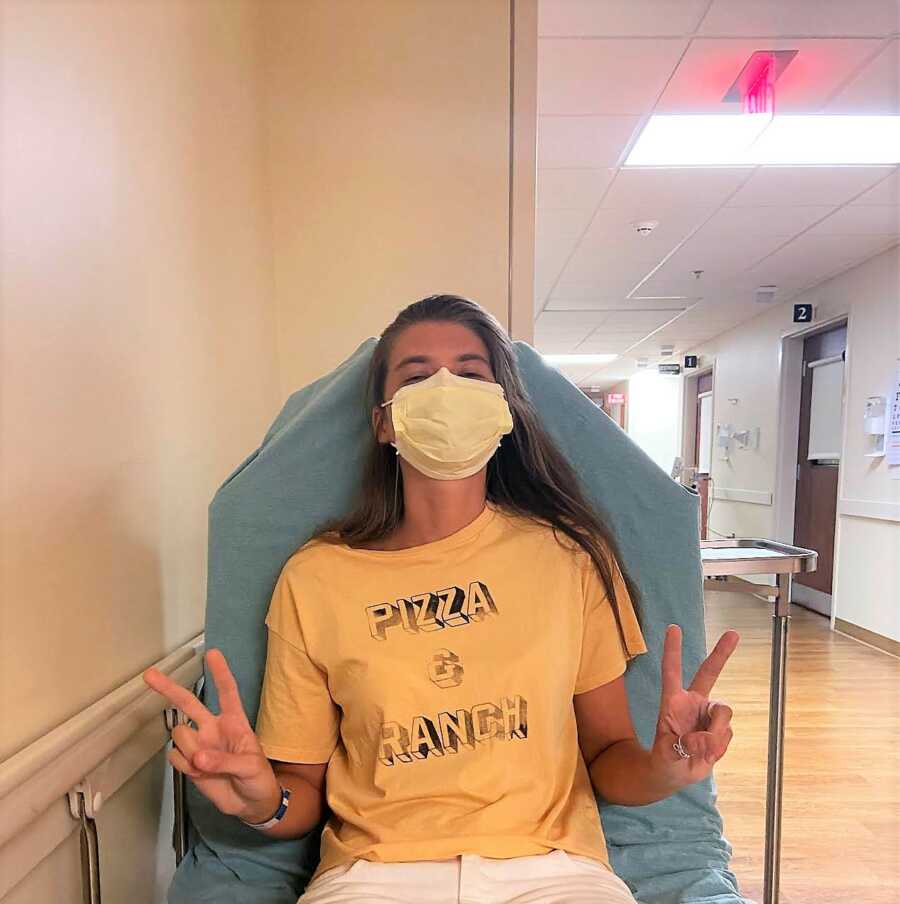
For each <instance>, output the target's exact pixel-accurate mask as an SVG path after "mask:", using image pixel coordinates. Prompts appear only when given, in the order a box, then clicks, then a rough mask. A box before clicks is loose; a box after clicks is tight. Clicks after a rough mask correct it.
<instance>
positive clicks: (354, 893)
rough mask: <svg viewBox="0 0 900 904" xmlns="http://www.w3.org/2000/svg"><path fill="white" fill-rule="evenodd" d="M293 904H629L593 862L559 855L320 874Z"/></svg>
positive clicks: (362, 865) (351, 866) (365, 865)
mask: <svg viewBox="0 0 900 904" xmlns="http://www.w3.org/2000/svg"><path fill="white" fill-rule="evenodd" d="M297 904H635V900H634V897H633V896H632V894H631V892H630V891H629V890H628V886H627V885H626V884H625V883H624V882H623V881H622V880H621V879H620V878H619V877H618V876H616V875H615V874H614V873H612V872H611V871H610V870H608V869H607V868H606V867H605V866H604V865H603V864H602V863H600V862H599V861H597V860H591V859H590V858H588V857H579V856H576V855H575V854H568V853H566V852H565V851H551V852H550V853H549V854H537V855H535V856H531V857H512V858H509V859H506V860H495V859H489V858H486V857H480V856H478V855H477V854H461V855H460V856H458V857H454V858H453V859H452V860H424V861H419V862H410V863H375V862H371V861H369V860H354V861H353V862H352V863H346V864H341V865H340V866H335V867H333V868H332V869H330V870H327V871H326V872H324V873H322V875H320V876H318V877H317V878H316V879H315V881H313V882H312V883H311V884H310V885H309V886H308V887H307V889H306V892H305V894H304V895H303V896H302V897H301V898H300V900H299V901H298V902H297Z"/></svg>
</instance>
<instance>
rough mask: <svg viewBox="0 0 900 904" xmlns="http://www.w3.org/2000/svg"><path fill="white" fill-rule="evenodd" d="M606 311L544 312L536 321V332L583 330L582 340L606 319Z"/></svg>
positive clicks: (574, 331) (573, 331)
mask: <svg viewBox="0 0 900 904" xmlns="http://www.w3.org/2000/svg"><path fill="white" fill-rule="evenodd" d="M606 316H607V314H606V312H605V311H544V312H543V313H542V314H541V316H540V317H538V319H537V320H536V321H535V324H534V328H535V330H540V331H542V332H548V333H549V332H560V331H562V330H566V331H569V330H570V331H572V333H573V334H574V333H576V332H577V331H579V330H583V331H584V334H583V335H582V337H581V338H582V339H583V338H584V337H585V336H586V335H587V334H588V332H589V331H590V330H592V329H593V328H594V327H596V326H599V325H600V324H601V323H603V321H604V320H605V319H606Z"/></svg>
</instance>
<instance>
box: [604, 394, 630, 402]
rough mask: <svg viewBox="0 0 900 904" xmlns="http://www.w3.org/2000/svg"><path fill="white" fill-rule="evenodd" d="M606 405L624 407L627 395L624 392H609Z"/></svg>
mask: <svg viewBox="0 0 900 904" xmlns="http://www.w3.org/2000/svg"><path fill="white" fill-rule="evenodd" d="M606 404H607V405H624V404H625V393H624V392H609V393H607V394H606Z"/></svg>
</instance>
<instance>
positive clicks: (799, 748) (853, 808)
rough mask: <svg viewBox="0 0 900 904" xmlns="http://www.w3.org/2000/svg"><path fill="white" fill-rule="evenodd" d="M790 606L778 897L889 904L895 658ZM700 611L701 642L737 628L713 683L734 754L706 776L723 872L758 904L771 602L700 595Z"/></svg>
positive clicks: (896, 755) (893, 863)
mask: <svg viewBox="0 0 900 904" xmlns="http://www.w3.org/2000/svg"><path fill="white" fill-rule="evenodd" d="M791 608H792V611H791V627H790V637H791V639H790V645H791V657H790V660H789V665H788V676H787V687H788V705H787V715H786V729H785V741H786V751H785V764H784V775H785V794H784V811H783V820H784V822H783V835H782V880H781V900H782V902H783V904H812V902H815V904H850V902H853V904H856V902H859V904H896V902H897V900H898V894H897V864H898V859H900V843H898V841H897V839H896V835H895V834H894V833H895V826H896V821H897V812H898V810H900V695H898V693H897V687H898V683H900V660H897V659H896V658H893V657H889V656H885V655H884V654H883V653H882V652H881V651H880V650H877V649H874V648H872V647H869V646H867V645H865V644H862V643H860V642H859V641H857V640H856V639H855V638H851V637H847V636H845V635H843V634H840V633H838V632H834V631H831V630H829V627H828V622H827V620H826V619H825V618H823V617H822V616H821V615H820V614H818V613H816V612H811V611H810V610H808V609H804V608H803V607H801V606H792V607H791ZM705 611H706V635H707V639H708V642H709V643H710V645H711V644H712V643H713V642H714V641H715V640H716V638H718V636H719V635H720V634H721V632H722V631H724V630H725V629H726V628H735V629H737V630H738V631H739V632H740V634H741V644H740V646H739V647H738V649H737V651H736V652H735V654H734V657H733V658H732V661H731V663H730V664H729V670H726V672H725V673H723V675H722V678H721V679H720V680H719V683H718V684H717V686H716V687H717V693H719V694H721V696H722V697H723V698H724V699H726V700H728V701H730V702H731V704H732V705H733V706H734V709H735V712H736V713H737V714H738V715H736V717H735V720H734V740H733V741H732V751H731V752H732V753H734V754H736V756H734V757H733V758H730V759H729V758H726V759H724V760H723V761H722V762H721V763H720V764H719V765H718V766H717V767H716V770H715V776H716V782H717V784H718V792H719V799H718V805H719V809H720V811H721V813H722V818H723V820H724V822H725V833H724V834H725V837H726V838H727V839H728V840H729V841H730V842H731V844H732V846H733V847H734V856H733V859H732V861H731V862H732V867H733V869H734V871H735V874H736V875H737V877H738V880H739V882H740V885H741V889H742V890H743V892H744V894H746V895H747V897H749V898H751V899H753V900H762V887H761V883H760V880H759V877H760V875H761V874H762V870H763V861H762V848H763V832H764V825H765V823H764V813H765V785H764V783H763V782H761V781H760V768H761V766H760V764H762V763H764V762H765V758H766V743H767V733H768V732H767V725H768V706H767V704H768V686H769V658H770V653H771V646H772V642H771V635H772V624H771V622H772V616H771V614H770V613H771V608H770V607H768V606H767V605H766V604H765V603H763V602H761V601H759V600H756V599H755V598H752V597H747V596H745V595H744V594H733V593H707V594H706V602H705ZM860 675H865V681H864V682H861V681H859V680H858V678H859V676H860Z"/></svg>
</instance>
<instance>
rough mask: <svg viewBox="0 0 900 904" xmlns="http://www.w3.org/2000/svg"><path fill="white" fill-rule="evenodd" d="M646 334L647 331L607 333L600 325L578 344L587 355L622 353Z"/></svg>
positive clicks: (580, 350)
mask: <svg viewBox="0 0 900 904" xmlns="http://www.w3.org/2000/svg"><path fill="white" fill-rule="evenodd" d="M646 335H647V333H646V332H638V333H607V332H606V331H605V328H604V327H600V328H599V329H598V330H597V331H596V332H594V333H592V334H591V335H590V336H588V338H587V339H585V340H584V342H582V343H581V344H580V345H579V346H578V351H579V353H584V354H586V355H590V354H597V355H602V354H604V353H606V354H615V355H621V354H622V353H623V352H625V351H627V350H628V349H629V348H631V346H632V345H634V344H635V343H636V342H640V341H641V340H642V339H643V338H644V337H645V336H646Z"/></svg>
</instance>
